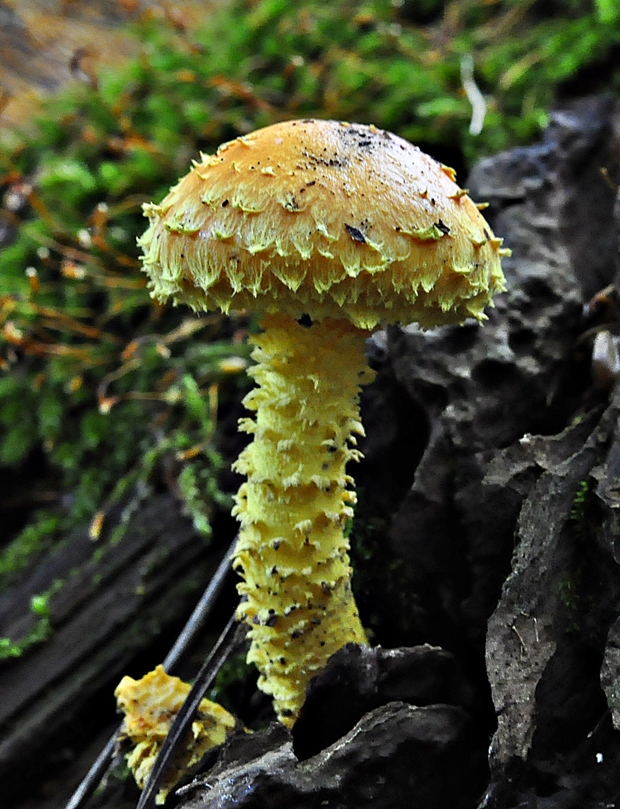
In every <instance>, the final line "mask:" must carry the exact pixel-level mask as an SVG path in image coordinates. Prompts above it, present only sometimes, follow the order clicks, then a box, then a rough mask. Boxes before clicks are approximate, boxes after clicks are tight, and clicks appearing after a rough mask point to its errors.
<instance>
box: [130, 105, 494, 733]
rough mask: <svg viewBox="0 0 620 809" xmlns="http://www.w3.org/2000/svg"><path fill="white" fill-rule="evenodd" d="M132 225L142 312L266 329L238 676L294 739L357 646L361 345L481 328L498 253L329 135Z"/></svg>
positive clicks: (205, 165) (441, 173) (431, 173)
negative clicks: (140, 225)
mask: <svg viewBox="0 0 620 809" xmlns="http://www.w3.org/2000/svg"><path fill="white" fill-rule="evenodd" d="M145 213H146V215H147V216H148V217H149V219H150V227H149V228H148V230H147V231H146V233H145V234H144V236H143V237H142V238H141V239H140V244H141V246H142V249H143V266H144V270H145V271H146V273H147V274H148V276H149V278H150V288H151V293H152V295H153V296H154V297H155V298H157V299H158V300H160V301H163V300H166V299H168V298H172V299H173V300H175V301H176V302H178V303H186V304H189V305H190V306H191V307H193V308H194V309H196V310H199V311H203V310H213V309H220V310H223V311H224V312H228V311H229V310H231V309H233V310H234V309H248V310H252V311H257V312H259V313H260V314H261V315H262V321H261V327H262V333H261V334H259V335H257V336H256V337H253V338H252V341H253V343H254V346H255V348H254V353H253V357H254V359H255V360H256V363H257V364H256V366H255V367H254V368H253V369H252V370H251V372H250V373H251V374H252V375H253V377H254V379H255V380H256V382H257V384H258V387H257V388H256V389H255V390H253V391H252V392H251V393H250V394H249V395H248V396H247V397H246V399H245V405H246V407H247V408H248V409H249V410H251V411H252V412H253V413H254V414H255V415H254V418H253V419H244V420H242V423H241V429H243V430H245V431H247V432H250V433H252V434H253V436H254V439H253V442H252V443H251V444H250V445H249V446H248V447H247V449H245V450H244V452H243V453H242V454H241V456H240V458H239V460H238V461H237V464H236V468H237V469H238V471H240V472H242V473H243V474H245V475H247V482H246V483H244V484H243V485H242V487H241V489H240V491H239V494H238V496H237V501H236V507H235V511H236V514H237V516H238V518H239V521H240V523H241V530H240V542H239V545H238V548H237V553H236V558H235V562H234V564H235V567H236V568H237V569H238V570H239V572H240V573H241V576H242V581H241V583H240V584H239V593H240V595H241V604H240V607H239V611H238V614H239V617H240V618H242V619H244V620H245V621H247V623H248V625H249V635H250V639H251V647H250V652H249V659H251V660H253V661H254V662H255V663H256V664H257V666H258V668H259V671H260V679H259V685H260V687H261V688H262V689H263V690H264V691H265V692H266V693H268V694H271V695H272V696H273V699H274V706H275V709H276V712H277V714H278V716H279V718H280V719H281V721H282V722H284V723H285V724H287V725H292V724H293V722H294V720H295V717H296V716H297V714H298V712H299V709H300V707H301V705H302V703H303V700H304V696H305V688H306V685H307V683H308V682H309V680H310V679H311V678H312V677H313V676H314V675H315V674H316V673H317V672H318V671H319V670H320V669H321V668H323V666H324V665H325V662H326V661H327V658H328V657H329V656H330V655H331V654H333V653H334V652H335V651H337V650H338V649H339V648H340V647H341V646H343V645H344V644H345V643H348V642H350V641H354V642H358V643H360V642H362V643H363V642H365V634H364V630H363V628H362V625H361V623H360V620H359V616H358V612H357V608H356V605H355V602H354V599H353V596H352V594H351V583H350V579H351V569H350V565H349V557H348V550H349V545H348V541H347V539H346V537H345V535H344V527H345V522H346V520H347V519H348V518H349V517H350V516H351V514H352V508H353V505H354V503H355V492H354V489H353V480H352V478H351V477H350V476H349V475H348V474H347V472H346V464H347V462H348V461H349V460H355V459H357V458H359V452H358V451H357V450H356V449H355V436H356V435H360V434H362V426H361V422H360V416H359V402H358V400H359V393H360V386H361V385H364V384H366V383H368V382H370V381H371V380H372V378H373V372H372V371H371V370H370V368H368V366H367V363H366V359H365V355H364V345H365V340H366V338H367V337H368V336H369V334H370V333H371V332H372V330H373V329H374V328H375V327H376V326H377V325H378V324H380V323H382V322H389V323H394V322H397V321H403V322H406V323H410V322H414V321H415V322H417V323H419V324H420V326H421V327H423V328H429V327H432V326H437V325H443V324H449V323H460V322H462V321H464V320H465V319H466V318H468V317H473V318H476V319H477V320H482V319H483V318H484V317H485V315H484V308H485V306H487V305H489V304H490V303H491V299H492V296H493V295H494V294H495V293H496V292H499V291H501V290H503V289H504V278H503V275H502V271H501V267H500V257H501V256H502V255H504V254H506V252H507V251H505V250H502V249H501V240H500V239H497V238H495V236H494V235H493V233H492V232H491V229H490V228H489V226H488V224H487V223H486V221H485V219H484V218H483V216H482V214H481V213H480V211H479V210H478V208H477V207H476V205H475V204H474V203H473V202H472V200H471V199H470V198H469V197H468V195H467V193H466V192H465V191H464V190H463V189H460V188H459V187H458V186H457V185H456V183H455V182H454V172H453V170H452V169H450V168H448V167H446V166H443V165H441V164H439V163H437V162H435V161H434V160H433V159H432V158H430V157H428V156H427V155H425V154H424V153H423V152H421V151H420V150H419V149H418V148H417V147H415V146H412V145H411V144H410V143H408V142H407V141H405V140H403V139H401V138H399V137H397V136H396V135H393V134H391V133H389V132H385V131H383V130H380V129H378V128H376V127H374V126H365V125H361V124H347V123H343V122H337V121H322V120H298V121H289V122H285V123H279V124H275V125H273V126H270V127H266V128H265V129H261V130H258V131H256V132H253V133H251V134H249V135H246V136H244V137H242V138H237V139H236V140H233V141H231V142H229V143H225V144H224V145H223V146H221V147H220V148H219V149H218V151H217V152H216V154H215V155H212V156H202V159H201V161H200V162H197V163H196V164H195V165H194V166H193V168H192V170H191V171H190V172H189V174H187V175H186V176H185V177H184V178H183V179H181V180H180V181H179V183H178V184H177V185H176V186H174V187H173V188H172V189H171V190H170V192H169V193H168V195H167V196H166V197H165V199H164V200H163V201H162V202H161V203H160V204H159V205H147V206H145ZM304 318H305V320H304Z"/></svg>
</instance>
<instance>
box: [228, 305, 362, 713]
mask: <svg viewBox="0 0 620 809" xmlns="http://www.w3.org/2000/svg"><path fill="white" fill-rule="evenodd" d="M261 325H262V328H263V331H262V333H261V334H258V335H256V336H254V337H252V341H253V344H254V346H255V348H254V351H253V354H252V356H253V358H254V359H255V360H256V362H257V365H256V366H255V367H254V368H252V369H251V371H250V373H251V374H252V376H253V377H254V379H255V381H256V383H257V385H258V387H257V388H255V389H254V390H252V391H251V392H250V393H249V394H248V395H247V397H246V398H245V400H244V404H245V406H246V407H247V408H248V409H249V410H252V411H255V413H256V416H255V419H254V420H252V419H244V420H243V421H242V422H241V424H240V427H241V429H243V430H245V431H246V432H249V433H253V435H254V440H253V441H252V443H251V444H250V445H249V446H248V447H246V449H245V450H244V451H243V452H242V453H241V455H240V457H239V459H238V460H237V462H236V464H235V468H236V470H237V471H238V472H240V473H242V474H245V475H247V477H248V480H247V482H246V483H244V484H243V485H242V486H241V488H240V489H239V493H238V495H237V503H236V507H235V513H236V515H237V517H238V519H239V521H240V523H241V531H240V542H239V545H238V548H237V554H236V558H235V562H234V564H235V567H236V568H237V569H238V570H239V571H240V572H241V574H242V576H243V581H242V582H241V583H240V584H239V586H238V589H239V593H240V595H241V597H242V601H241V604H240V606H239V610H238V615H239V618H240V619H243V620H245V621H246V622H247V623H248V624H249V626H250V630H249V634H250V638H251V647H250V652H249V655H248V660H250V661H253V662H254V663H256V665H257V667H258V669H259V671H260V680H259V684H260V687H261V689H262V690H263V691H265V692H266V693H268V694H271V695H272V696H273V699H274V707H275V710H276V712H277V714H278V716H279V718H280V720H281V721H282V722H283V723H284V724H287V725H292V724H293V722H294V720H295V718H296V716H297V714H298V712H299V709H300V707H301V705H302V704H303V701H304V697H305V689H306V685H307V684H308V682H309V680H310V679H311V678H312V677H313V676H314V675H315V674H316V673H317V672H319V671H320V670H321V669H322V668H323V667H324V666H325V663H326V662H327V659H328V658H329V656H330V655H332V654H333V653H334V652H336V651H337V650H338V649H340V648H341V647H342V646H343V645H344V644H346V643H349V642H354V643H365V642H366V636H365V634H364V630H363V628H362V625H361V623H360V620H359V615H358V611H357V607H356V605H355V601H354V599H353V596H352V593H351V567H350V564H349V555H348V551H349V543H348V540H347V538H346V536H345V525H346V523H347V521H348V520H350V519H351V517H352V515H353V505H354V504H355V499H356V497H355V492H354V491H353V489H352V483H353V480H352V478H351V477H350V476H349V475H347V474H346V469H345V467H346V464H347V462H348V461H350V460H357V459H358V458H359V457H360V452H359V451H358V450H357V449H356V448H355V445H356V439H355V436H356V435H361V434H363V428H362V425H361V421H360V415H359V394H360V389H361V386H362V385H364V384H367V383H368V382H371V381H372V379H373V378H374V372H373V371H372V370H371V369H370V368H369V367H368V365H367V363H366V358H365V356H364V343H365V340H366V338H367V336H368V332H367V331H365V330H363V329H359V328H357V327H355V326H353V325H352V324H351V323H350V322H348V321H345V320H324V321H321V322H320V323H315V324H314V325H313V326H312V327H311V328H306V327H304V326H302V325H300V324H299V323H297V322H296V321H294V320H293V319H292V318H291V317H290V316H288V315H270V316H267V317H265V318H264V320H263V322H262V324H261Z"/></svg>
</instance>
